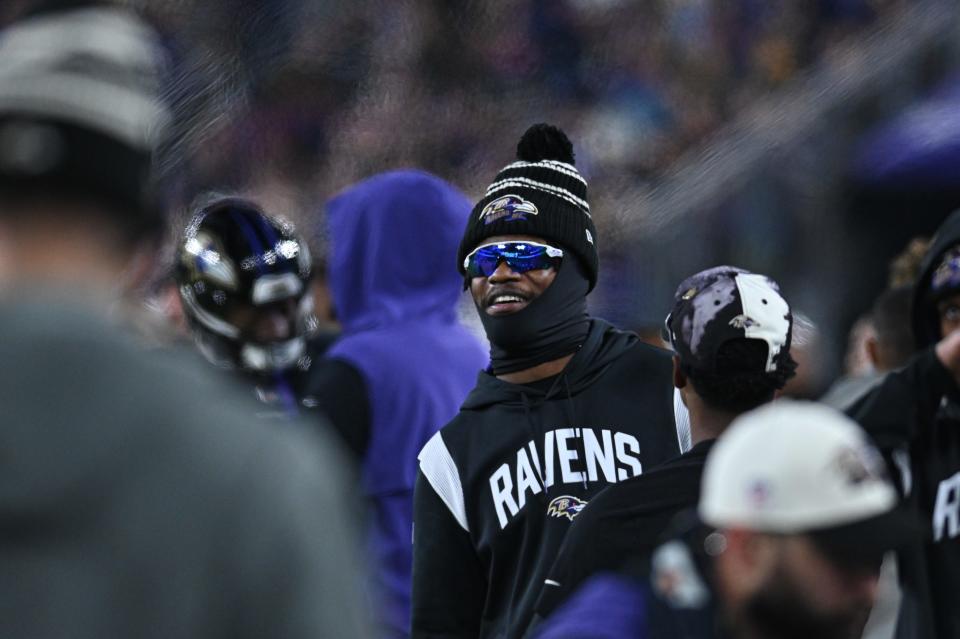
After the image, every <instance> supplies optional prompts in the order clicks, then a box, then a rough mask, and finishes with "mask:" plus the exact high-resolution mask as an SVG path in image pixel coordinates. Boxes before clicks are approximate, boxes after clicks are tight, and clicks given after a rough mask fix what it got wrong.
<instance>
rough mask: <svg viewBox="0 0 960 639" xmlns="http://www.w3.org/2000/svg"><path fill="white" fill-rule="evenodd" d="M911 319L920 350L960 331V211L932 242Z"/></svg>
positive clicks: (947, 220) (918, 277) (920, 269)
mask: <svg viewBox="0 0 960 639" xmlns="http://www.w3.org/2000/svg"><path fill="white" fill-rule="evenodd" d="M911 315H912V317H911V319H912V328H913V338H914V344H915V346H916V347H917V348H918V349H924V348H926V347H928V346H930V345H932V344H934V343H936V342H938V341H940V339H941V338H943V337H946V336H947V335H948V334H950V333H952V332H953V331H955V330H956V329H957V328H960V211H954V212H953V213H952V214H951V215H950V216H949V217H948V218H947V219H946V220H945V221H944V222H943V224H941V225H940V228H938V229H937V232H936V234H935V235H934V237H933V239H932V240H931V241H930V244H929V247H928V248H927V252H926V254H925V255H924V257H923V261H922V262H921V264H920V268H919V274H918V276H917V279H916V280H915V283H914V287H913V300H912V311H911Z"/></svg>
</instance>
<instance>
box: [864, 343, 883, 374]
mask: <svg viewBox="0 0 960 639" xmlns="http://www.w3.org/2000/svg"><path fill="white" fill-rule="evenodd" d="M863 346H864V348H865V349H866V351H867V360H868V361H869V362H870V365H871V366H873V368H874V370H880V340H878V339H877V337H876V335H871V336H870V337H868V338H867V339H866V340H864V343H863Z"/></svg>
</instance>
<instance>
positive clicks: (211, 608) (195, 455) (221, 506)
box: [0, 2, 369, 639]
mask: <svg viewBox="0 0 960 639" xmlns="http://www.w3.org/2000/svg"><path fill="white" fill-rule="evenodd" d="M69 4H70V5H71V7H72V8H71V9H68V10H47V11H38V12H36V13H35V14H32V15H31V16H29V17H27V18H24V19H23V20H21V21H20V22H19V23H15V24H14V25H12V26H11V27H10V28H9V29H8V30H7V31H5V32H4V33H3V34H2V35H0V243H2V246H0V262H2V263H0V284H2V292H0V326H2V328H3V334H4V339H3V340H2V342H0V358H2V361H3V362H4V364H5V365H4V367H3V370H2V372H0V403H2V405H3V408H4V419H3V421H2V425H0V449H2V450H3V451H4V462H3V464H2V469H0V529H2V534H0V563H2V565H3V569H2V570H0V601H2V602H3V603H2V607H3V613H2V614H0V636H3V637H67V636H69V637H90V638H94V637H95V638H97V639H104V638H114V637H115V638H121V637H124V638H127V637H141V638H151V637H155V638H158V639H159V638H164V639H170V638H174V637H175V638H196V639H200V638H205V637H214V636H217V637H227V636H229V637H251V638H252V637H281V638H290V639H294V638H296V639H301V638H302V639H307V638H308V637H311V638H312V637H365V636H369V635H368V633H367V629H366V628H365V622H364V619H363V618H362V616H361V612H360V608H359V602H358V596H357V595H358V590H359V589H358V587H356V584H355V583H354V575H355V574H356V573H357V572H358V562H357V557H356V553H355V548H354V547H353V546H352V539H351V537H352V530H351V526H350V525H349V523H348V519H349V517H348V515H349V513H348V511H347V510H346V508H345V504H344V503H343V502H344V501H345V500H344V496H343V494H342V493H343V492H344V490H345V485H344V481H343V478H342V477H341V473H340V464H339V462H338V460H337V459H336V458H335V457H334V455H333V454H332V453H330V452H327V451H326V448H327V447H326V446H321V445H320V443H319V442H317V441H313V440H312V439H311V438H309V437H308V435H307V434H305V433H301V432H296V431H294V430H293V429H291V430H290V431H289V432H286V433H276V432H272V431H270V430H267V429H265V428H263V427H261V426H259V425H258V424H256V423H251V421H250V418H249V417H248V413H249V408H250V407H249V406H248V405H247V404H246V403H245V401H244V399H243V398H242V397H238V396H236V395H235V394H234V391H233V389H231V388H229V387H225V386H222V385H220V384H217V383H215V382H214V381H213V380H205V379H204V376H203V375H202V374H198V373H197V371H196V369H194V368H192V366H191V364H190V362H192V361H193V360H192V358H190V357H189V356H188V355H187V356H184V357H179V356H178V354H177V353H170V352H164V351H157V350H152V351H150V350H148V349H147V348H146V347H145V346H144V345H143V344H141V343H139V342H138V340H136V339H135V338H134V336H133V335H132V334H131V331H130V330H129V328H128V326H127V324H126V323H125V322H124V318H123V317H122V316H120V315H119V314H118V313H117V312H115V311H116V309H119V308H121V307H122V304H121V300H120V298H121V296H122V293H123V291H124V289H125V288H126V286H127V285H128V284H130V283H132V281H133V280H135V279H136V278H137V271H138V270H139V271H144V270H145V269H142V268H140V267H141V266H142V265H143V264H146V263H148V262H149V261H150V259H151V258H150V254H151V252H152V250H153V248H154V247H155V246H156V243H157V239H156V238H157V237H158V233H159V232H160V230H161V229H162V227H163V224H162V219H161V216H160V214H159V211H160V208H159V206H157V204H156V200H155V199H153V198H152V197H151V192H150V189H149V188H147V184H148V183H149V168H150V163H151V154H152V152H153V150H154V149H155V147H156V141H157V139H158V137H159V136H160V135H161V134H162V131H163V128H164V124H165V121H166V120H167V119H168V116H169V113H168V111H167V109H166V108H165V106H164V105H163V104H162V103H161V102H160V101H159V100H158V99H157V93H156V89H155V85H156V84H157V82H158V72H159V68H158V66H159V65H158V63H159V60H160V58H159V49H158V45H157V40H156V37H155V34H154V33H153V32H152V30H151V29H150V28H149V27H147V26H146V25H145V24H144V23H143V22H141V21H140V20H139V19H138V18H137V17H136V16H135V15H133V14H132V13H130V12H128V11H126V10H123V9H120V8H111V7H106V6H81V3H78V2H71V3H69ZM131 269H132V270H133V272H131Z"/></svg>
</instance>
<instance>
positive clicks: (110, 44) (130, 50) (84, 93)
mask: <svg viewBox="0 0 960 639" xmlns="http://www.w3.org/2000/svg"><path fill="white" fill-rule="evenodd" d="M157 46H158V45H157V43H156V41H155V38H154V36H153V35H152V33H151V31H150V29H149V28H148V27H146V25H144V24H143V23H142V22H140V21H139V20H138V19H137V18H136V17H135V16H134V15H132V14H129V13H127V12H126V11H122V10H117V9H109V8H92V9H81V10H76V11H67V12H62V13H58V14H55V15H45V16H40V17H35V18H30V19H27V20H24V21H23V22H20V23H15V24H14V25H13V26H11V27H10V28H9V29H8V30H7V31H5V32H4V33H3V34H2V35H0V113H3V112H15V113H17V114H20V115H26V116H29V115H38V116H42V117H49V118H53V119H57V120H60V121H64V122H70V123H72V124H75V125H77V126H80V127H87V128H91V129H94V130H97V131H100V132H102V133H104V134H107V135H110V136H113V137H116V138H118V139H119V140H121V141H122V142H124V143H126V144H128V145H130V146H132V147H134V148H138V149H143V150H149V149H151V148H152V147H153V146H154V145H155V142H156V140H157V139H158V137H159V136H160V135H162V132H163V129H165V127H166V126H167V125H168V124H169V121H170V115H169V112H168V110H167V109H166V108H165V107H164V105H163V104H162V103H161V102H160V100H159V99H158V96H157V93H156V92H155V91H154V90H153V89H152V88H151V86H150V85H151V84H153V82H151V81H155V80H156V78H155V77H151V76H154V75H155V74H156V71H157V69H156V66H157V61H158V60H159V56H158V48H157ZM78 57H82V58H86V59H88V60H89V61H90V62H91V66H90V68H88V69H77V70H73V69H69V68H65V67H66V66H67V64H68V63H70V62H71V61H73V60H76V59H77V58H78ZM98 62H99V63H101V65H102V67H103V68H104V69H106V70H110V69H118V68H119V69H120V70H121V72H122V74H124V75H126V76H128V77H131V78H137V79H139V80H141V85H140V86H137V84H135V83H130V82H123V81H120V80H118V81H111V79H110V78H109V77H101V76H98V75H96V70H97V63H98Z"/></svg>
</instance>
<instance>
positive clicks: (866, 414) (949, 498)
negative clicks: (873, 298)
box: [849, 211, 960, 637]
mask: <svg viewBox="0 0 960 639" xmlns="http://www.w3.org/2000/svg"><path fill="white" fill-rule="evenodd" d="M911 320H912V328H913V336H914V340H915V344H916V348H917V349H918V351H919V352H918V353H917V355H915V356H914V357H913V359H912V360H911V361H910V363H909V364H908V365H907V366H906V367H905V368H903V369H902V370H900V371H897V372H894V373H890V374H889V375H888V376H887V377H886V378H885V379H884V381H883V383H882V384H881V385H880V386H879V387H878V388H877V389H875V390H874V391H873V392H872V393H870V394H869V395H867V396H866V397H864V398H863V399H861V400H860V401H859V402H857V403H856V404H855V405H854V406H852V407H851V408H850V410H849V413H850V414H851V415H852V416H853V417H854V418H855V419H857V421H859V422H860V423H861V424H862V425H863V426H864V427H865V428H866V429H867V430H868V431H869V432H870V433H871V435H873V437H874V438H875V439H876V441H877V443H878V444H879V445H880V447H881V450H882V451H883V452H884V454H885V456H886V458H887V461H888V462H889V464H890V466H891V468H892V469H894V470H895V473H894V475H895V476H896V477H898V478H899V487H900V489H901V492H902V494H903V496H904V497H905V498H906V499H907V500H908V502H909V504H910V506H911V507H912V508H913V509H914V512H915V513H916V515H917V517H918V518H919V519H920V521H921V522H922V523H923V526H924V529H925V531H926V535H925V538H924V541H923V543H922V545H918V546H916V547H914V548H910V549H905V550H903V551H902V552H901V553H900V555H899V556H898V566H899V568H900V572H901V575H902V583H903V590H904V600H903V604H902V606H901V612H900V622H899V628H898V633H899V636H912V637H930V636H935V637H958V636H960V606H957V592H958V591H960V384H958V380H960V331H958V330H957V329H958V328H960V211H957V212H955V213H953V214H952V215H951V216H950V217H949V218H947V220H946V221H945V222H944V223H943V224H942V225H941V226H940V228H939V229H938V231H937V233H936V235H935V236H934V238H933V240H932V243H931V245H930V247H929V249H928V250H927V253H926V256H925V257H924V260H923V263H922V268H921V272H920V275H919V277H918V279H917V280H916V282H915V284H914V287H913V303H912V317H911Z"/></svg>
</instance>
